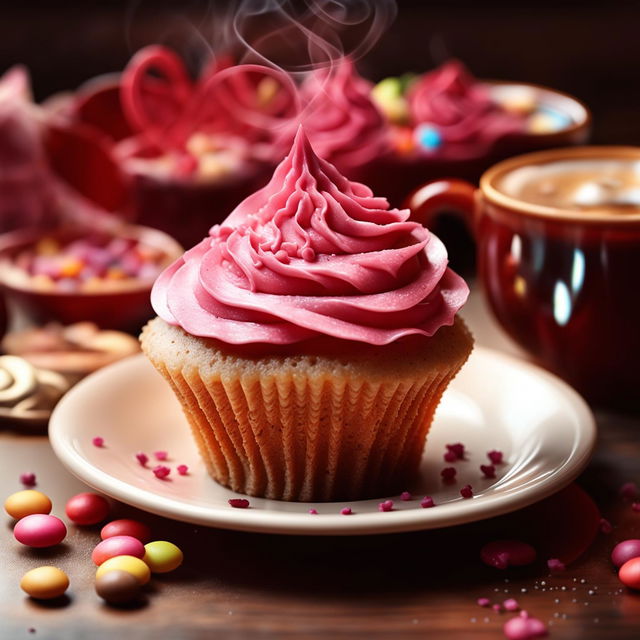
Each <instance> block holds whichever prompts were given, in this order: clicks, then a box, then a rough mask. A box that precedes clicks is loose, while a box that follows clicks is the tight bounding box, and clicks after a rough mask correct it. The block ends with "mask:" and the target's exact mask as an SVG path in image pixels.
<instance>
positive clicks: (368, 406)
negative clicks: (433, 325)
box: [152, 358, 462, 501]
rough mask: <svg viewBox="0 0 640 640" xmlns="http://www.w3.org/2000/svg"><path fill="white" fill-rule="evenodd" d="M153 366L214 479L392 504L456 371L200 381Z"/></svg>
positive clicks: (286, 494) (189, 371) (259, 490)
mask: <svg viewBox="0 0 640 640" xmlns="http://www.w3.org/2000/svg"><path fill="white" fill-rule="evenodd" d="M152 361H153V364H154V365H155V366H156V368H158V370H159V371H160V372H161V373H162V374H163V375H164V377H165V378H166V379H167V380H168V381H169V382H170V384H171V386H172V387H173V389H174V391H175V393H176V395H177V397H178V398H179V400H180V402H181V404H182V407H183V409H184V412H185V415H186V417H187V419H188V421H189V424H190V425H191V429H192V432H193V436H194V438H195V440H196V443H197V445H198V448H199V450H200V454H201V455H202V458H203V459H204V461H205V464H206V466H207V469H208V471H209V473H210V474H211V475H212V477H213V478H214V479H215V480H216V481H218V482H219V483H220V484H223V485H225V486H227V487H229V488H230V489H233V490H234V491H237V492H240V493H246V494H248V495H254V496H261V497H267V498H272V499H282V500H297V501H328V500H353V499H361V498H366V497H379V496H385V495H390V494H392V493H395V492H397V491H400V490H402V489H403V488H406V487H404V486H403V483H404V482H406V481H408V480H409V479H410V477H411V476H412V475H413V474H414V473H415V472H416V471H417V468H418V466H419V463H420V458H421V455H422V450H423V448H424V442H425V439H426V436H427V433H428V430H429V427H430V425H431V421H432V418H433V414H434V411H435V408H436V407H437V405H438V402H439V400H440V398H441V396H442V393H443V391H444V389H445V388H446V386H447V385H448V383H449V381H450V380H451V378H453V376H454V375H455V374H456V372H457V371H458V369H459V368H460V366H461V365H462V362H455V363H453V364H452V365H451V367H450V368H449V369H446V370H444V371H443V370H440V371H438V373H437V374H430V375H427V376H426V377H423V378H420V379H416V380H414V381H406V380H405V381H388V382H369V381H364V380H362V379H354V380H350V379H345V378H339V377H331V376H322V377H308V376H304V375H302V376H293V375H281V376H278V375H276V376H269V377H266V378H262V379H261V378H259V377H256V376H246V377H242V376H240V377H237V378H233V379H223V378H220V377H211V378H210V379H206V378H203V377H202V376H201V374H200V372H199V371H198V370H197V369H195V368H188V367H185V368H173V369H170V368H168V367H167V366H166V364H164V363H163V362H160V361H158V360H155V361H154V360H153V358H152Z"/></svg>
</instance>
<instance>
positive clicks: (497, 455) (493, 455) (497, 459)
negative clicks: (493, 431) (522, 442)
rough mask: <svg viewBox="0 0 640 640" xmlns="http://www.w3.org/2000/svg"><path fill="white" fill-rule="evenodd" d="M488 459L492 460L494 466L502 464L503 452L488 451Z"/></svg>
mask: <svg viewBox="0 0 640 640" xmlns="http://www.w3.org/2000/svg"><path fill="white" fill-rule="evenodd" d="M487 457H488V458H489V460H491V463H492V464H502V458H503V454H502V451H496V450H495V449H494V450H493V451H487Z"/></svg>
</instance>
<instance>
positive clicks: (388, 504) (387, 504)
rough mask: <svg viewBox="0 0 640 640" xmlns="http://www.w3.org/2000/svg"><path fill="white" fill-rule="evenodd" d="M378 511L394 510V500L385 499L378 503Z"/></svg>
mask: <svg viewBox="0 0 640 640" xmlns="http://www.w3.org/2000/svg"><path fill="white" fill-rule="evenodd" d="M378 511H393V500H385V501H384V502H381V503H380V504H379V505H378Z"/></svg>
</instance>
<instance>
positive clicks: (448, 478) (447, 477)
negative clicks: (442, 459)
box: [440, 467, 457, 482]
mask: <svg viewBox="0 0 640 640" xmlns="http://www.w3.org/2000/svg"><path fill="white" fill-rule="evenodd" d="M456 473H457V471H456V468H455V467H445V468H444V469H443V470H442V471H441V472H440V475H441V476H442V479H443V480H444V481H445V482H452V481H453V480H454V479H455V477H456Z"/></svg>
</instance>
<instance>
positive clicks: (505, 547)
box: [480, 540, 536, 569]
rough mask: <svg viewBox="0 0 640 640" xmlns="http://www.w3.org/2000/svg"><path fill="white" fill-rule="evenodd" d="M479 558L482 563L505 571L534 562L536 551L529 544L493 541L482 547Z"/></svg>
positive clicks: (513, 541) (516, 541)
mask: <svg viewBox="0 0 640 640" xmlns="http://www.w3.org/2000/svg"><path fill="white" fill-rule="evenodd" d="M480 557H481V559H482V562H484V563H485V564H487V565H489V566H490V567H495V568H496V569H506V568H507V567H510V566H514V567H520V566H524V565H527V564H531V563H533V562H535V560H536V550H535V549H534V548H533V547H532V546H531V545H530V544H527V543H526V542H520V541H519V540H495V541H494V542H489V543H487V544H485V545H484V547H482V549H481V550H480Z"/></svg>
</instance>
